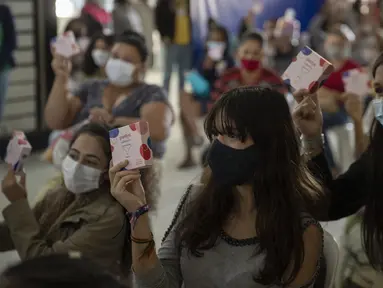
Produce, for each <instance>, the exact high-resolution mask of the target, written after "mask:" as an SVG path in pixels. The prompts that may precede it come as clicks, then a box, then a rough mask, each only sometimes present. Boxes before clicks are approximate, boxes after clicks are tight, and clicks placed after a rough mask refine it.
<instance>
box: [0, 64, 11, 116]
mask: <svg viewBox="0 0 383 288" xmlns="http://www.w3.org/2000/svg"><path fill="white" fill-rule="evenodd" d="M10 72H11V70H10V69H5V70H3V71H1V72H0V121H1V120H3V116H4V108H5V102H6V100H7V92H8V80H9V74H10Z"/></svg>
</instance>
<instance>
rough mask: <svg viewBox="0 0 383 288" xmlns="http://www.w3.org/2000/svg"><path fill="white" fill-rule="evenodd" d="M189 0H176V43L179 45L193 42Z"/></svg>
mask: <svg viewBox="0 0 383 288" xmlns="http://www.w3.org/2000/svg"><path fill="white" fill-rule="evenodd" d="M187 2H188V1H187V0H177V1H176V19H175V33H174V43H175V44H178V45H187V44H190V42H191V35H190V19H189V13H188V10H189V9H188V7H187V5H188V3H187Z"/></svg>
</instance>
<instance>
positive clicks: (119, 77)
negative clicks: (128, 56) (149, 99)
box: [105, 58, 135, 87]
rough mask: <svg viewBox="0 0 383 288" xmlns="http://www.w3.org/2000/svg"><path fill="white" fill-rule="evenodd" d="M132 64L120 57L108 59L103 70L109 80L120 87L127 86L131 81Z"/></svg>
mask: <svg viewBox="0 0 383 288" xmlns="http://www.w3.org/2000/svg"><path fill="white" fill-rule="evenodd" d="M134 68H135V67H134V65H133V64H131V63H129V62H125V61H122V60H120V59H113V58H112V59H109V60H108V62H107V63H106V67H105V72H106V75H107V76H108V79H109V81H110V82H111V83H112V84H114V85H116V86H120V87H124V86H128V85H129V84H131V83H132V81H133V78H132V76H133V72H134Z"/></svg>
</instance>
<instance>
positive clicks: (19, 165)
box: [5, 131, 32, 174]
mask: <svg viewBox="0 0 383 288" xmlns="http://www.w3.org/2000/svg"><path fill="white" fill-rule="evenodd" d="M31 151H32V146H31V144H30V143H29V142H28V140H27V138H26V137H25V134H24V133H23V132H21V131H15V132H14V133H13V137H12V139H11V140H10V141H9V144H8V147H7V155H6V156H5V162H6V163H8V164H10V165H12V167H13V170H14V171H15V173H16V174H17V173H20V172H21V171H22V169H23V164H24V160H25V159H26V158H27V157H28V156H29V155H30V154H31Z"/></svg>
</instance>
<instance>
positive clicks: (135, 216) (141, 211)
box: [126, 204, 150, 228]
mask: <svg viewBox="0 0 383 288" xmlns="http://www.w3.org/2000/svg"><path fill="white" fill-rule="evenodd" d="M149 209H150V206H149V205H148V204H145V205H143V206H141V207H140V208H138V209H137V211H136V212H132V213H131V212H127V213H126V214H127V215H128V217H129V221H130V225H132V226H133V228H134V227H135V226H136V223H137V220H138V218H140V216H142V215H144V214H145V213H148V211H149Z"/></svg>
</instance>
